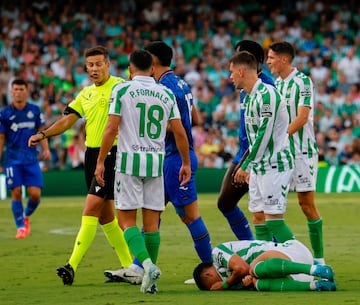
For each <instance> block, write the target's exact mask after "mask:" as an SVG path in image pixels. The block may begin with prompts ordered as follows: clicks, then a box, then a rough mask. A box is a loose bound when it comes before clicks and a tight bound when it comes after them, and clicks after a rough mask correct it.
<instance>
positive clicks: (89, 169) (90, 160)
mask: <svg viewBox="0 0 360 305" xmlns="http://www.w3.org/2000/svg"><path fill="white" fill-rule="evenodd" d="M99 151H100V148H90V147H87V149H86V153H85V180H86V186H87V188H88V194H92V195H95V196H98V197H101V198H104V199H114V179H115V161H116V146H113V147H112V148H111V150H110V152H109V154H108V156H107V157H106V159H105V163H104V164H105V173H104V180H105V186H104V187H101V186H100V185H99V184H98V183H97V181H96V179H95V176H94V172H95V169H96V161H97V158H98V155H99Z"/></svg>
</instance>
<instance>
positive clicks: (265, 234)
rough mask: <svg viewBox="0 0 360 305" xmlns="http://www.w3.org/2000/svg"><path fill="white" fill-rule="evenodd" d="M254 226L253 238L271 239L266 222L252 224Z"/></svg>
mask: <svg viewBox="0 0 360 305" xmlns="http://www.w3.org/2000/svg"><path fill="white" fill-rule="evenodd" d="M254 228H255V239H258V240H267V241H272V234H271V232H270V231H269V228H268V227H267V225H266V224H263V225H260V224H256V225H254Z"/></svg>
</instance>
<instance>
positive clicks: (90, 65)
mask: <svg viewBox="0 0 360 305" xmlns="http://www.w3.org/2000/svg"><path fill="white" fill-rule="evenodd" d="M85 66H86V71H87V73H88V75H89V77H90V79H91V80H92V81H93V82H94V83H95V85H96V86H101V85H102V84H104V83H105V82H106V81H107V80H108V78H109V69H110V63H109V61H108V59H107V58H105V57H104V55H95V56H89V57H87V58H86V63H85Z"/></svg>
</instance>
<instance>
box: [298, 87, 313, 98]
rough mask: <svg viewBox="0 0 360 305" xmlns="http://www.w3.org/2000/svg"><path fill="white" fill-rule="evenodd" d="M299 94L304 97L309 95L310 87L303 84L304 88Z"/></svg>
mask: <svg viewBox="0 0 360 305" xmlns="http://www.w3.org/2000/svg"><path fill="white" fill-rule="evenodd" d="M300 95H301V96H304V97H309V96H311V88H310V86H304V90H302V91H301V92H300Z"/></svg>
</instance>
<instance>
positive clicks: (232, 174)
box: [231, 163, 243, 188]
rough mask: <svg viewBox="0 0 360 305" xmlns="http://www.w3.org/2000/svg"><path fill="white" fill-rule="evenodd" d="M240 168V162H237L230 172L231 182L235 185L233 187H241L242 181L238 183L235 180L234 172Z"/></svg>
mask: <svg viewBox="0 0 360 305" xmlns="http://www.w3.org/2000/svg"><path fill="white" fill-rule="evenodd" d="M239 168H240V163H238V164H237V165H236V167H235V168H234V170H233V172H232V173H231V184H232V185H233V186H234V187H235V188H241V187H242V186H243V183H239V182H235V180H234V179H235V174H236V172H237V171H238V169H239Z"/></svg>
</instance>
